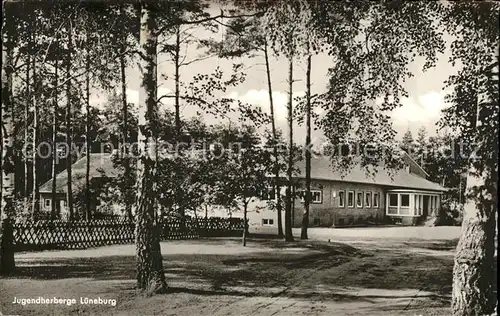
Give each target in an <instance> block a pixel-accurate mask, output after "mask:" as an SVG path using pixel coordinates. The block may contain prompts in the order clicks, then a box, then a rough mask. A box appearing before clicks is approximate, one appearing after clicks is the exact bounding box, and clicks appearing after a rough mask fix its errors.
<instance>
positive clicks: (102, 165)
mask: <svg viewBox="0 0 500 316" xmlns="http://www.w3.org/2000/svg"><path fill="white" fill-rule="evenodd" d="M111 155H112V154H110V153H91V154H90V178H91V179H92V178H95V177H115V176H117V175H118V174H119V170H118V169H117V168H116V167H115V166H114V165H113V161H112V159H111ZM86 165H87V157H86V156H83V157H82V158H80V159H78V160H77V161H76V162H75V163H74V164H73V168H72V170H71V171H72V186H73V188H75V189H76V188H79V187H82V188H83V187H84V186H85V169H86ZM67 190H68V174H67V172H66V170H63V171H61V172H59V173H58V174H57V176H56V192H58V193H66V192H67ZM47 192H52V179H50V180H49V181H47V182H45V183H44V184H43V185H42V186H41V187H40V193H47Z"/></svg>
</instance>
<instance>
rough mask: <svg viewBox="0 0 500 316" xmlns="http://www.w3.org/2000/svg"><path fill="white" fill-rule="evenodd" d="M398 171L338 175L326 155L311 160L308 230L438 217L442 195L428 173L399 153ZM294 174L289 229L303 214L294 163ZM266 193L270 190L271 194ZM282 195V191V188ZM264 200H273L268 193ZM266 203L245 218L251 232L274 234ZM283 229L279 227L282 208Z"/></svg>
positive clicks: (357, 171) (274, 223) (274, 216)
mask: <svg viewBox="0 0 500 316" xmlns="http://www.w3.org/2000/svg"><path fill="white" fill-rule="evenodd" d="M403 160H404V165H405V166H404V168H403V169H399V170H391V171H386V170H383V169H382V168H380V169H378V172H377V173H376V174H375V175H373V176H368V175H367V174H366V171H365V169H364V168H361V167H353V168H351V169H350V170H348V171H344V172H342V171H341V170H335V169H334V168H332V165H331V160H330V158H329V157H319V158H312V160H311V195H312V202H311V204H310V211H309V223H310V226H323V227H342V226H350V225H356V224H369V223H394V224H402V225H419V224H422V223H424V222H425V221H426V220H427V219H429V218H432V217H439V212H440V208H441V195H442V194H443V193H444V192H445V191H447V189H446V188H444V187H442V186H441V185H439V184H437V183H434V182H431V181H429V180H428V179H427V177H428V174H427V173H426V172H425V170H424V169H423V168H422V167H420V166H419V165H418V164H417V163H416V162H415V161H414V160H413V159H412V158H411V157H410V156H409V155H407V154H404V156H403ZM296 167H297V169H298V170H299V171H300V172H299V173H298V175H297V176H295V177H294V182H296V183H298V185H296V186H295V188H294V190H295V191H296V199H295V200H294V201H293V208H292V212H293V215H292V225H293V226H294V227H300V226H301V224H302V216H303V214H304V204H303V201H304V200H303V197H300V195H301V194H300V193H301V191H304V187H305V161H304V160H302V161H300V162H298V163H297V164H296ZM271 191H272V190H271ZM282 194H284V188H282ZM268 197H270V198H271V199H274V200H275V196H274V194H272V193H271V194H269V195H268ZM266 204H267V201H265V200H262V199H259V200H256V201H255V202H253V203H252V208H253V209H251V211H250V212H249V214H248V217H249V226H250V231H251V232H260V233H274V232H275V231H276V230H277V227H278V226H277V214H276V211H275V210H271V209H269V208H266V207H265V205H266ZM282 212H283V216H282V218H283V223H282V224H283V226H284V210H283V211H282Z"/></svg>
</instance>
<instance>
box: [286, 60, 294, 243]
mask: <svg viewBox="0 0 500 316" xmlns="http://www.w3.org/2000/svg"><path fill="white" fill-rule="evenodd" d="M292 89H293V57H292V56H290V57H289V60H288V118H287V119H288V167H287V189H286V209H285V240H286V241H293V233H292V199H293V198H294V197H293V196H292V195H293V194H292V172H293V90H292Z"/></svg>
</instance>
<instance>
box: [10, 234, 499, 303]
mask: <svg viewBox="0 0 500 316" xmlns="http://www.w3.org/2000/svg"><path fill="white" fill-rule="evenodd" d="M251 242H253V243H254V244H255V245H257V247H273V248H276V251H273V252H266V253H261V252H255V253H249V254H244V255H238V256H231V255H209V254H175V255H169V254H163V257H164V269H165V273H166V274H167V280H169V282H170V283H172V284H173V286H172V287H171V290H172V291H175V292H179V291H185V292H190V291H192V292H196V293H198V294H200V295H212V294H213V295H224V294H227V295H243V296H252V295H270V296H273V295H282V294H285V293H282V292H283V291H285V292H286V294H287V295H289V296H301V295H305V296H306V297H312V296H318V297H321V298H323V297H325V296H326V297H330V298H334V297H332V296H335V295H337V298H338V299H349V295H346V296H342V295H341V294H333V292H331V291H329V289H330V288H332V287H357V288H368V289H370V288H376V289H387V290H399V289H401V290H402V289H418V290H420V291H427V292H433V293H436V295H444V296H448V295H449V294H450V293H451V284H452V280H451V278H452V267H453V257H452V256H431V255H426V254H421V253H411V252H408V251H405V250H406V249H392V250H385V249H384V250H381V249H376V248H374V249H358V248H354V247H351V246H349V245H345V244H341V243H325V242H295V243H287V244H285V243H284V242H281V241H269V240H267V241H266V240H252V241H251ZM214 244H216V243H212V245H214ZM452 246H453V245H452V244H450V243H446V244H441V245H438V244H437V243H427V244H422V245H412V247H421V248H427V249H434V250H443V251H445V250H449V249H450V248H451V247H452ZM408 247H410V246H408ZM495 273H496V272H495ZM11 278H16V279H17V278H21V279H24V278H29V279H48V280H55V279H68V278H91V279H94V280H133V279H134V278H135V257H134V256H130V255H129V256H106V257H91V258H50V259H42V258H38V259H37V258H36V257H34V258H32V259H30V260H29V261H21V262H19V263H18V267H17V271H16V274H15V275H13V276H12V277H11ZM178 283H180V284H186V285H187V286H181V287H176V286H177V284H178ZM269 289H276V291H275V292H273V291H270V290H269ZM292 289H293V291H292ZM280 293H281V294H280ZM357 299H359V297H358V298H357Z"/></svg>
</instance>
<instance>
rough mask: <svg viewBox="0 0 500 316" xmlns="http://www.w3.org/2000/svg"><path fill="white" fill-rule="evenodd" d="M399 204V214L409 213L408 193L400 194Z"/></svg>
mask: <svg viewBox="0 0 500 316" xmlns="http://www.w3.org/2000/svg"><path fill="white" fill-rule="evenodd" d="M400 199H401V206H400V207H399V214H401V215H410V195H409V194H401V197H400Z"/></svg>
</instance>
